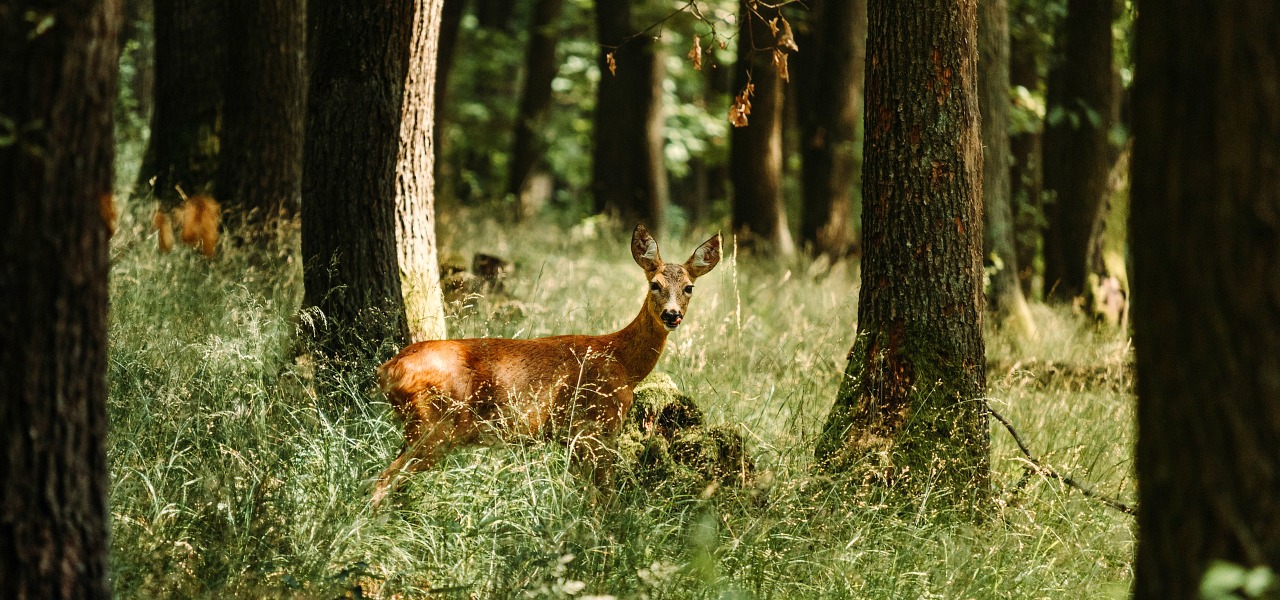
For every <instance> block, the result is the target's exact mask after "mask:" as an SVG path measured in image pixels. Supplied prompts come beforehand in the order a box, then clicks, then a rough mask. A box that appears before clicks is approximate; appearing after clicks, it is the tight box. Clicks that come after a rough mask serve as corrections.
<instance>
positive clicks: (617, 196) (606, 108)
mask: <svg viewBox="0 0 1280 600" xmlns="http://www.w3.org/2000/svg"><path fill="white" fill-rule="evenodd" d="M632 33H635V32H634V31H632V28H631V0H598V1H597V2H596V37H597V39H598V40H599V43H600V46H601V48H600V54H599V56H598V60H597V64H598V65H599V67H600V85H599V86H598V87H597V89H596V113H595V146H594V148H593V149H592V159H593V160H592V177H591V188H592V192H593V194H594V196H595V207H596V210H597V211H598V212H603V213H610V214H614V215H617V216H619V217H621V218H622V220H623V221H624V222H628V223H629V222H631V221H635V220H639V221H641V222H643V223H645V225H647V226H648V227H649V229H650V230H651V231H653V232H654V234H655V235H657V234H658V232H660V231H662V226H663V223H662V221H663V216H664V215H663V213H664V212H665V210H666V193H667V175H666V169H665V167H664V165H663V162H662V156H663V155H662V145H661V143H655V142H661V137H662V131H661V127H662V94H661V91H662V87H661V85H660V83H661V77H660V75H659V73H661V70H660V69H661V64H660V62H661V61H660V59H659V58H658V45H657V44H656V43H654V40H653V38H651V37H649V36H645V35H642V36H639V37H636V38H632V39H630V40H628V39H627V37H628V36H630V35H631V34H632ZM610 57H612V59H613V64H614V66H615V67H616V68H611V67H610V62H609V59H610Z"/></svg>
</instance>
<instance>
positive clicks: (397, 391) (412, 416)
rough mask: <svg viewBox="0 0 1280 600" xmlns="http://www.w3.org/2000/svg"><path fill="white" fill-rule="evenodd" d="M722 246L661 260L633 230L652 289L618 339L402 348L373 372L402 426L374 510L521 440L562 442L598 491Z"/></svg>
mask: <svg viewBox="0 0 1280 600" xmlns="http://www.w3.org/2000/svg"><path fill="white" fill-rule="evenodd" d="M720 246H721V236H720V234H719V233H717V234H716V235H714V236H712V237H711V239H709V240H707V241H706V242H704V243H703V244H702V245H700V246H698V248H697V249H696V250H694V251H693V254H692V255H691V256H690V257H689V259H688V260H686V261H685V262H684V263H667V262H664V261H663V260H662V257H661V255H660V254H659V252H658V243H657V242H656V241H654V239H653V237H652V236H651V235H650V234H649V231H648V230H647V229H645V227H644V225H643V224H641V225H637V226H636V228H635V231H634V232H633V233H632V235H631V257H632V258H633V259H634V260H635V262H636V264H637V265H639V266H640V268H641V269H643V270H644V275H645V278H646V281H647V285H648V289H647V292H646V294H645V296H644V302H643V304H641V306H640V312H639V314H637V315H636V317H635V318H634V319H632V321H631V322H630V323H629V324H627V325H626V326H625V327H623V328H622V329H620V330H618V331H616V332H613V333H608V334H604V335H558V336H552V337H543V338H536V339H505V338H471V339H458V340H428V341H422V342H417V343H414V344H410V345H408V346H405V347H404V348H403V349H401V350H400V352H399V353H398V354H396V355H395V357H393V358H392V359H391V360H388V361H387V362H385V363H383V364H382V366H380V367H378V370H377V376H378V386H379V388H380V389H381V391H382V393H383V394H384V395H386V397H387V399H388V401H389V403H390V404H391V406H392V408H393V409H394V410H395V413H396V414H397V415H398V416H399V417H400V420H401V421H402V422H403V423H404V446H403V447H402V449H401V451H400V453H399V455H398V456H396V458H395V459H394V460H393V461H392V462H391V464H390V466H388V467H387V468H386V470H384V471H383V472H382V473H381V474H380V475H379V476H378V478H377V480H376V483H375V485H374V493H373V500H372V502H373V504H374V505H375V506H377V505H378V504H379V503H380V502H381V501H382V500H383V499H384V498H385V497H386V496H387V495H388V494H389V493H390V492H391V491H392V490H393V489H394V487H395V484H396V483H397V479H398V478H399V477H401V476H402V475H405V474H409V473H415V472H421V471H424V470H426V469H429V468H431V467H432V466H433V465H435V464H436V463H437V462H438V461H439V460H440V459H441V458H442V457H443V456H445V455H446V454H447V453H448V452H449V451H451V450H453V449H455V448H459V447H464V446H469V445H492V444H493V443H495V441H496V442H507V441H512V440H523V439H545V440H554V441H559V442H561V443H564V444H566V445H567V447H568V448H569V450H570V452H569V456H570V463H571V467H572V469H573V470H574V471H577V472H585V473H589V474H590V476H591V478H592V480H593V483H594V484H595V487H596V488H597V489H601V490H602V489H603V488H604V486H606V485H607V484H608V482H609V480H610V478H611V475H612V458H611V456H612V446H613V443H614V440H615V439H616V437H617V434H618V432H619V430H620V429H621V426H622V423H623V421H624V420H625V419H626V415H627V412H628V411H629V410H630V409H631V403H632V399H633V396H632V389H634V388H635V386H636V384H638V383H640V382H641V381H642V380H643V379H644V378H645V377H646V376H648V375H649V373H650V372H651V371H653V368H654V366H655V365H656V364H657V362H658V358H659V357H660V356H661V355H662V350H663V348H664V346H665V345H666V342H667V336H668V334H670V333H671V332H673V331H675V330H676V328H677V327H679V326H680V323H681V322H683V320H684V316H685V311H686V309H687V308H688V305H689V299H690V297H691V296H692V295H693V288H694V282H695V281H697V279H698V278H699V277H702V276H704V275H706V274H707V273H708V272H710V271H711V270H712V269H713V268H715V266H716V264H718V263H719V262H720ZM585 473H584V474H585Z"/></svg>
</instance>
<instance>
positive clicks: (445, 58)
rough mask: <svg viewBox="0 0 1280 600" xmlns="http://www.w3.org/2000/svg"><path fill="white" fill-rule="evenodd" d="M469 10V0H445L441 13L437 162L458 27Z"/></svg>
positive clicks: (435, 114)
mask: <svg viewBox="0 0 1280 600" xmlns="http://www.w3.org/2000/svg"><path fill="white" fill-rule="evenodd" d="M466 12H467V0H444V8H443V9H442V10H441V13H440V43H439V44H438V48H437V49H436V83H435V86H436V91H435V108H434V109H433V113H432V114H433V121H434V123H435V127H434V128H433V129H434V132H433V133H432V134H431V137H432V139H433V140H434V141H435V147H434V148H433V149H432V154H433V155H434V156H435V158H434V160H435V162H436V164H440V157H441V156H443V152H444V136H443V135H441V132H442V131H444V115H445V109H444V107H445V103H446V102H448V99H449V74H450V73H452V72H453V56H454V54H455V50H456V48H457V46H458V29H459V28H460V27H461V26H462V16H463V15H464V14H465V13H466Z"/></svg>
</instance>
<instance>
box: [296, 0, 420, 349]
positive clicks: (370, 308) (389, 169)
mask: <svg viewBox="0 0 1280 600" xmlns="http://www.w3.org/2000/svg"><path fill="white" fill-rule="evenodd" d="M413 17H414V2H413V0H395V1H393V2H388V3H384V4H380V5H376V6H375V5H373V4H365V3H338V2H334V3H328V2H317V3H313V4H311V5H310V6H309V7H308V14H307V21H308V30H309V31H310V32H311V33H312V34H313V35H314V36H315V37H316V40H315V42H314V43H313V44H311V47H312V49H313V54H312V57H311V81H310V86H309V91H308V94H307V124H306V126H307V136H306V143H305V148H304V152H303V177H302V198H303V202H302V255H303V267H304V276H303V283H304V287H305V297H304V304H305V305H306V306H308V307H312V308H315V309H319V311H320V313H321V314H322V315H323V317H316V318H315V322H316V327H317V332H316V337H317V342H318V343H319V347H320V349H321V350H322V351H323V352H325V353H327V354H330V355H334V354H350V355H355V356H367V355H371V354H376V353H377V352H379V350H380V346H381V345H383V344H387V343H390V344H392V345H399V344H400V343H401V342H403V341H405V340H406V339H407V338H408V337H409V335H408V329H407V326H406V321H405V307H404V300H403V297H402V296H401V285H400V272H399V269H398V268H397V261H396V247H397V246H396V164H397V152H398V149H399V146H400V131H401V129H400V124H401V118H402V113H401V110H402V108H403V98H404V90H405V81H406V78H407V76H408V66H409V52H410V42H411V38H412V26H413Z"/></svg>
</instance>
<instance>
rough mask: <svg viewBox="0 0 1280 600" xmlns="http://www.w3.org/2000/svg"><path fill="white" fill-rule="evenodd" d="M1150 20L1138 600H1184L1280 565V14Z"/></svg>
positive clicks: (1142, 74) (1183, 14)
mask: <svg viewBox="0 0 1280 600" xmlns="http://www.w3.org/2000/svg"><path fill="white" fill-rule="evenodd" d="M1140 9H1141V13H1140V16H1139V18H1138V21H1137V26H1136V27H1137V34H1136V40H1137V41H1136V46H1135V63H1136V68H1135V73H1136V76H1137V78H1136V81H1135V85H1134V110H1133V115H1134V146H1133V171H1132V177H1133V179H1132V182H1133V188H1132V189H1133V193H1132V199H1131V203H1132V205H1131V206H1132V212H1131V213H1130V215H1131V216H1130V221H1129V222H1130V228H1131V232H1132V235H1131V236H1130V237H1129V239H1130V240H1131V244H1132V246H1131V247H1132V251H1133V273H1132V278H1131V280H1132V282H1133V299H1134V319H1133V321H1134V344H1135V347H1136V348H1137V372H1138V377H1137V392H1138V442H1137V472H1138V480H1139V482H1140V484H1139V486H1138V493H1139V498H1140V502H1139V510H1138V531H1139V536H1138V540H1139V541H1138V552H1137V561H1136V565H1135V573H1134V579H1135V581H1134V597H1135V598H1140V599H1146V598H1151V599H1155V598H1159V599H1161V600H1180V599H1184V598H1188V599H1189V598H1199V597H1200V595H1199V589H1198V588H1199V584H1200V580H1201V578H1202V576H1203V575H1204V573H1205V570H1206V569H1207V568H1208V567H1209V565H1210V564H1211V563H1212V562H1213V561H1216V560H1222V561H1229V562H1232V563H1236V564H1238V565H1242V566H1244V567H1245V568H1252V567H1256V566H1262V565H1270V566H1271V568H1273V569H1275V568H1276V567H1277V566H1280V504H1277V495H1276V490H1280V444H1277V443H1276V440H1277V439H1280V380H1278V379H1277V374H1280V261H1277V260H1276V257H1277V252H1278V250H1280V94H1277V90H1278V89H1280V7H1277V6H1276V4H1275V3H1274V2H1271V1H1270V0H1224V1H1222V2H1198V1H1195V0H1170V1H1165V2H1142V3H1141V4H1140ZM1275 591H1276V588H1274V587H1273V588H1272V589H1271V594H1274V593H1275ZM1239 597H1244V596H1243V595H1241V596H1239ZM1250 597H1271V596H1252V595H1250Z"/></svg>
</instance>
